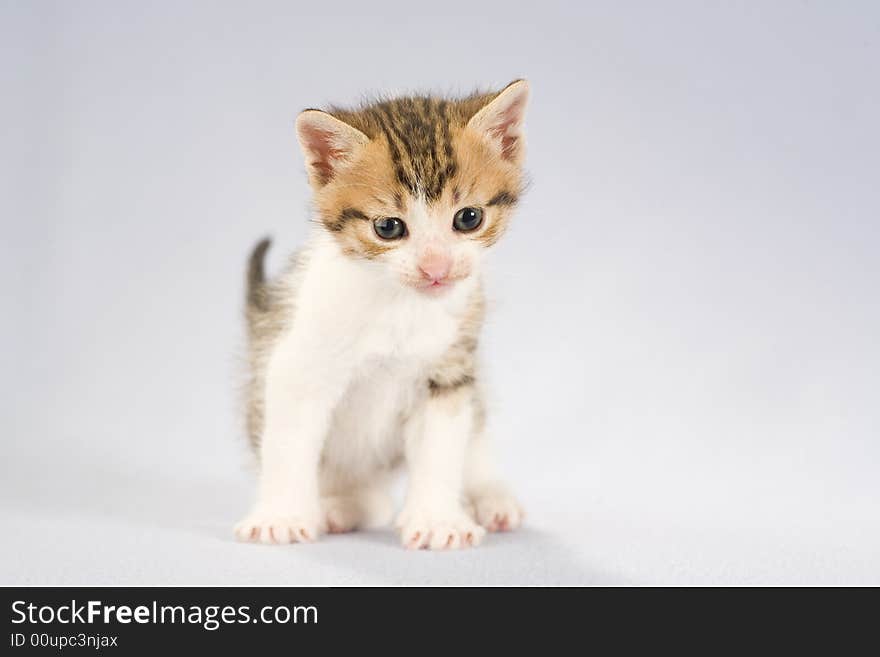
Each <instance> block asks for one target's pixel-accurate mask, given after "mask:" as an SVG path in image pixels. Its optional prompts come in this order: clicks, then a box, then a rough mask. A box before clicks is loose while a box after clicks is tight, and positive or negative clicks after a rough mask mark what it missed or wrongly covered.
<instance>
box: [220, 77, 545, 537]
mask: <svg viewBox="0 0 880 657" xmlns="http://www.w3.org/2000/svg"><path fill="white" fill-rule="evenodd" d="M527 99H528V84H527V83H526V81H525V80H517V81H515V82H513V83H511V84H510V85H508V86H507V87H505V88H504V89H503V90H502V91H500V92H496V93H491V94H480V95H473V96H470V97H467V98H463V99H459V100H446V99H441V98H434V97H412V98H399V99H394V100H386V101H382V102H378V103H375V104H371V105H367V106H365V107H362V108H361V109H358V110H355V111H348V110H340V109H331V110H330V111H328V112H323V111H319V110H312V109H310V110H306V111H304V112H303V113H302V114H300V115H299V117H298V119H297V122H296V130H297V135H298V137H299V141H300V145H301V146H302V150H303V153H304V155H305V159H306V164H307V169H308V175H309V182H310V184H311V186H312V188H313V191H314V203H315V207H316V213H317V219H318V221H316V222H315V224H316V226H315V229H314V231H313V234H312V235H311V236H310V238H309V240H308V243H307V245H306V247H305V248H304V249H303V250H302V251H301V252H300V253H299V254H298V255H296V256H295V257H294V258H293V260H292V262H291V264H290V265H289V266H288V268H287V269H286V271H285V272H284V273H283V274H282V275H280V276H279V277H278V278H277V279H276V280H274V281H267V280H266V279H265V276H264V273H263V259H264V256H265V253H266V250H267V248H268V246H269V242H268V241H263V242H261V243H260V244H258V245H257V247H256V249H255V250H254V252H253V255H252V256H251V260H250V266H249V270H248V293H247V319H248V330H249V350H250V364H251V376H250V380H249V385H248V413H247V422H248V431H249V434H250V439H251V442H252V444H253V446H254V448H255V449H256V450H257V453H258V455H259V461H260V475H259V486H258V491H257V501H256V504H255V505H254V507H253V509H252V511H251V513H250V514H249V515H248V516H247V517H246V518H245V519H244V520H243V521H242V522H240V523H239V524H238V525H237V526H236V529H235V531H236V535H237V536H238V537H239V538H240V539H242V540H251V541H261V542H263V543H292V542H303V541H312V540H315V539H316V538H318V536H319V535H320V534H321V533H323V532H328V531H329V532H345V531H351V530H354V529H357V528H366V527H376V526H381V525H384V524H388V523H389V522H390V520H391V518H392V515H393V513H392V511H393V509H392V505H391V499H390V494H389V483H390V480H391V475H392V473H393V472H394V471H395V470H396V469H397V468H398V466H400V465H403V464H405V465H406V468H407V470H408V476H409V483H408V490H407V494H406V500H405V504H404V507H403V510H402V511H401V512H400V514H399V515H398V516H397V521H396V526H397V527H398V528H399V530H400V535H401V540H402V543H403V545H404V546H406V547H409V548H431V549H451V548H461V547H468V546H473V545H477V544H478V543H480V541H481V540H482V538H483V536H484V535H485V530H487V529H488V530H489V531H495V530H510V529H514V528H516V527H517V526H519V524H520V522H521V519H522V510H521V508H520V506H519V505H518V504H517V502H516V500H515V499H514V498H513V497H512V496H511V495H510V493H509V492H508V491H507V489H506V487H505V486H504V484H502V483H501V482H500V481H499V479H498V478H497V476H496V474H495V471H494V468H493V465H492V461H491V458H490V454H489V448H488V445H487V439H486V436H485V435H484V424H485V411H484V403H483V396H482V393H481V390H480V385H479V384H480V381H479V377H478V374H477V367H476V351H477V344H478V334H479V331H480V327H481V324H482V321H483V311H484V301H483V291H482V285H481V280H480V262H481V259H482V257H483V255H484V253H485V252H486V251H487V249H488V248H489V247H491V246H492V245H493V244H495V242H496V241H497V240H498V239H499V237H501V235H502V233H503V232H504V229H505V227H506V226H507V223H508V221H509V219H510V215H511V212H512V210H513V208H514V206H515V205H516V203H517V199H518V197H519V195H520V193H521V191H522V189H523V186H524V178H523V171H522V161H523V154H524V153H523V151H524V143H523V141H524V140H523V133H522V124H523V117H524V112H525V107H526V102H527Z"/></svg>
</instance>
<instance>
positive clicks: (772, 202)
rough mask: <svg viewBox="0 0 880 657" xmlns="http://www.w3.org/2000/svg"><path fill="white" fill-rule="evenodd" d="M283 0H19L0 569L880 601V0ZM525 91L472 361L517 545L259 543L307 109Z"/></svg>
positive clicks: (75, 578)
mask: <svg viewBox="0 0 880 657" xmlns="http://www.w3.org/2000/svg"><path fill="white" fill-rule="evenodd" d="M297 4H298V3H292V2H278V3H267V2H260V3H257V2H247V3H245V2H240V3H217V2H205V3H194V2H185V3H178V2H156V3H143V2H106V3H94V2H77V3H72V2H58V3H50V2H33V3H25V2H21V3H4V4H3V8H2V10H0V12H2V15H0V25H2V27H0V30H2V38H0V76H2V78H0V83H2V97H3V100H2V102H0V133H2V151H0V166H2V171H0V185H2V188H0V189H2V206H0V210H2V230H3V235H2V239H0V263H2V264H0V266H2V276H0V292H2V303H3V306H2V307H3V311H2V317H3V321H2V324H0V330H2V336H0V337H2V340H3V349H2V389H0V399H2V402H0V403H2V423H3V424H2V429H3V431H2V438H0V440H2V441H3V442H2V459H0V473H2V483H0V526H2V527H3V531H2V534H3V540H2V541H0V583H4V584H13V583H31V584H34V583H36V584H53V583H84V584H103V583H141V584H163V583H228V584H231V583H265V584H271V583H311V584H321V583H323V584H332V583H378V584H382V583H411V584H416V583H428V582H433V583H455V582H459V583H550V584H588V583H603V584H604V583H633V584H646V583H685V584H686V583H741V584H754V583H761V584H772V583H804V584H810V583H873V584H880V477H878V466H880V444H878V440H880V422H878V420H880V347H878V335H880V308H878V283H880V257H878V254H880V200H878V198H880V128H878V122H880V120H878V117H880V88H878V87H880V84H878V81H880V75H878V63H880V9H878V5H877V4H876V3H873V2H855V1H853V2H846V3H831V2H824V3H820V2H797V3H794V2H773V3H765V2H737V3H727V2H725V3H720V2H719V3H712V2H708V3H707V2H665V3H651V2H643V3H631V2H623V3H620V2H607V3H594V2H586V3H574V2H564V3H554V2H541V3H526V4H523V5H522V6H516V5H514V4H512V3H511V2H497V3H475V2H468V3H454V2H448V1H447V2H442V3H439V4H438V3H435V4H434V5H431V6H429V7H422V5H419V4H412V3H399V4H398V5H396V6H394V5H393V4H392V3H382V2H370V3H353V2H352V3H346V2H334V3H324V4H321V3H303V4H304V5H306V7H297V6H296V5H297ZM319 12H323V13H319ZM520 76H522V77H528V78H529V79H530V80H531V83H532V86H533V103H532V106H531V107H530V113H529V119H528V130H529V145H530V152H529V169H530V172H531V176H532V180H533V184H532V188H531V191H530V193H529V195H528V197H527V200H526V201H525V203H524V204H523V206H522V207H521V210H520V212H519V215H518V217H517V219H516V221H515V225H514V227H513V230H512V231H511V232H510V233H509V234H508V236H507V237H506V238H505V240H504V241H503V242H502V243H501V244H500V245H499V246H498V248H497V250H496V252H495V253H494V254H493V257H492V263H491V265H492V267H491V276H490V280H489V287H490V293H491V297H492V299H493V303H492V309H491V314H490V320H489V323H488V325H487V327H486V339H485V341H484V344H485V346H486V349H485V353H484V358H485V361H486V366H487V370H488V373H489V376H490V379H491V382H492V399H493V416H492V426H493V431H494V434H495V436H496V439H497V443H498V447H499V450H500V454H501V459H502V461H503V465H504V470H505V471H506V472H507V473H508V475H509V478H510V480H511V482H512V483H513V485H514V487H515V489H516V490H517V491H518V492H519V493H520V495H521V496H522V498H523V500H524V502H525V505H526V507H527V509H528V512H529V516H528V524H527V528H526V529H525V530H524V531H522V532H520V533H518V534H513V535H505V536H500V537H496V536H493V537H491V538H490V539H489V540H488V541H487V543H486V545H485V547H483V548H481V549H479V550H476V551H469V552H462V553H457V554H429V553H408V552H405V551H403V550H402V549H399V548H398V547H397V545H396V539H395V538H394V536H393V535H392V534H391V532H390V531H387V532H373V533H368V534H358V535H354V536H345V537H329V538H327V539H326V540H324V541H322V542H320V543H318V544H315V545H310V546H290V547H274V548H273V547H264V546H251V545H242V544H237V543H235V542H234V541H233V540H232V535H231V526H232V524H233V523H234V522H235V521H236V520H237V519H238V517H239V516H241V515H242V514H243V513H244V512H245V511H246V509H247V507H248V505H249V503H250V499H251V494H252V478H251V477H250V475H249V474H248V472H247V471H246V470H245V469H244V467H243V464H244V463H245V461H246V459H245V456H246V450H245V446H244V438H243V431H242V430H241V426H242V423H241V420H240V416H239V409H238V406H237V404H238V401H237V400H238V393H237V388H238V386H239V384H240V382H241V380H242V378H241V368H240V362H239V354H240V353H241V345H242V333H243V332H242V322H241V306H242V279H243V267H244V259H245V257H246V253H247V251H248V250H249V248H250V247H251V245H252V244H253V242H255V241H256V239H258V238H259V237H261V236H262V235H264V234H271V235H273V236H274V237H275V238H276V246H275V248H274V250H273V252H272V253H271V263H270V264H271V265H272V267H273V268H277V266H278V264H279V263H280V262H281V258H282V257H283V254H284V253H285V252H287V251H289V250H291V249H293V248H294V247H296V246H297V245H298V244H299V243H300V242H301V241H302V239H303V238H304V236H305V234H306V231H307V227H308V224H307V218H308V190H307V186H306V181H305V174H304V170H303V165H302V160H301V157H300V154H299V152H298V149H297V146H296V142H295V138H294V134H293V129H292V125H293V120H294V118H295V116H296V114H297V112H298V111H299V110H300V109H302V108H305V107H310V106H321V105H322V104H325V103H328V102H335V103H346V102H348V103H354V102H357V101H358V100H359V99H360V97H361V95H362V94H364V93H368V92H398V91H413V90H433V91H440V92H452V93H456V92H468V91H471V90H472V89H473V88H474V87H477V86H482V87H500V86H502V85H504V84H506V83H507V82H509V81H510V80H511V79H513V78H516V77H520Z"/></svg>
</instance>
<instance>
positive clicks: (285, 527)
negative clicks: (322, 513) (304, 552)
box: [235, 511, 321, 545]
mask: <svg viewBox="0 0 880 657" xmlns="http://www.w3.org/2000/svg"><path fill="white" fill-rule="evenodd" d="M320 533H321V527H320V524H319V522H318V520H317V517H316V516H315V514H290V515H288V514H279V513H272V512H264V511H254V512H252V513H250V514H249V515H248V516H247V517H246V518H245V519H244V520H242V521H241V522H240V523H238V524H237V525H236V526H235V536H236V537H237V538H238V540H240V541H250V542H252V543H266V544H268V545H277V544H286V543H311V542H312V541H315V540H317V538H318V536H319V535H320Z"/></svg>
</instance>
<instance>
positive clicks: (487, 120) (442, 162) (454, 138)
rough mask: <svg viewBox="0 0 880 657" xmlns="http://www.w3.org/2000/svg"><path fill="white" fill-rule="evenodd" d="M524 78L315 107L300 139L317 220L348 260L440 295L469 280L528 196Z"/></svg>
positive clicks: (301, 121)
mask: <svg viewBox="0 0 880 657" xmlns="http://www.w3.org/2000/svg"><path fill="white" fill-rule="evenodd" d="M528 93H529V90H528V84H527V83H526V81H525V80H517V81H516V82H512V83H511V84H509V85H508V86H507V87H505V88H504V89H503V90H502V91H500V92H496V93H490V94H479V95H474V96H470V97H467V98H463V99H460V100H445V99H441V98H432V97H412V98H399V99H394V100H386V101H382V102H379V103H375V104H372V105H368V106H366V107H363V108H361V109H359V110H356V111H348V110H337V109H331V110H330V111H329V112H323V111H320V110H306V111H304V112H303V113H302V114H300V116H299V118H298V119H297V122H296V130H297V134H298V136H299V141H300V144H301V146H302V149H303V153H304V155H305V159H306V165H307V169H308V173H309V181H310V183H311V185H312V188H313V190H314V194H315V205H316V208H317V212H318V217H319V219H320V221H321V223H322V224H323V225H324V227H326V229H327V230H328V231H329V232H330V233H331V234H332V235H333V236H334V237H335V238H336V239H337V240H338V242H339V244H340V245H341V246H342V249H343V252H344V253H346V254H347V255H349V256H351V257H355V258H363V259H367V260H370V261H374V262H376V263H381V264H383V265H384V269H385V270H386V271H387V272H388V273H390V274H391V275H392V276H393V277H394V278H395V279H396V280H398V281H399V282H400V283H402V284H403V285H406V286H409V287H411V288H413V289H415V290H418V291H419V292H423V293H425V294H437V293H440V292H442V291H444V290H447V289H449V288H451V287H452V286H453V285H455V283H456V282H457V281H460V280H463V279H465V278H467V277H468V276H470V275H471V274H472V273H473V272H474V271H475V269H476V268H477V266H478V264H479V260H480V256H481V255H482V252H483V251H484V250H485V249H486V248H487V247H489V246H491V245H492V244H494V243H495V242H496V241H497V240H498V238H499V237H500V236H501V234H502V233H503V232H504V229H505V227H506V225H507V222H508V219H509V215H510V213H511V212H512V210H513V207H514V206H515V205H516V203H517V199H518V198H519V195H520V193H521V191H522V189H523V171H522V161H523V155H524V143H523V142H524V139H523V132H522V124H523V116H524V113H525V107H526V102H527V100H528Z"/></svg>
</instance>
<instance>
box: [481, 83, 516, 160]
mask: <svg viewBox="0 0 880 657" xmlns="http://www.w3.org/2000/svg"><path fill="white" fill-rule="evenodd" d="M528 100H529V83H528V82H527V81H526V80H515V81H514V82H511V83H510V84H509V85H507V86H506V87H504V89H503V90H502V91H501V93H499V94H498V95H497V96H495V98H493V99H492V100H491V101H489V103H488V104H486V105H485V106H484V107H483V108H482V109H481V110H480V111H479V112H477V113H476V114H474V116H473V117H472V118H471V120H470V121H468V127H469V128H472V129H474V130H476V131H477V132H479V133H481V134H482V135H483V136H484V137H485V138H487V139H488V140H489V141H490V142H491V143H492V144H493V145H494V146H495V147H496V148H497V149H498V150H499V151H500V153H501V157H503V158H504V159H505V160H510V161H512V162H514V163H516V164H519V162H520V161H521V160H522V157H523V153H524V150H525V149H524V143H523V142H524V138H523V120H524V119H525V114H526V104H527V103H528Z"/></svg>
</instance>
